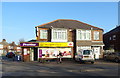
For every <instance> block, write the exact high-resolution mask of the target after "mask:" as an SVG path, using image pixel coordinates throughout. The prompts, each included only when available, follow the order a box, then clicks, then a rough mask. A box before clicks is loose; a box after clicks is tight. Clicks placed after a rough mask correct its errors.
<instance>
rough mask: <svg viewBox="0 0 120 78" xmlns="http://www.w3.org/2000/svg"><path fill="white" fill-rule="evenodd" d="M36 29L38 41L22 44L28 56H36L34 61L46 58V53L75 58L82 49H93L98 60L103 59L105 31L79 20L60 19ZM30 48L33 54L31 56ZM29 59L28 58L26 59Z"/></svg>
mask: <svg viewBox="0 0 120 78" xmlns="http://www.w3.org/2000/svg"><path fill="white" fill-rule="evenodd" d="M35 29H36V40H35V41H30V42H27V43H26V44H25V42H23V43H21V46H22V47H23V48H24V49H25V51H26V55H27V52H28V57H31V58H32V57H33V56H34V58H32V60H35V59H38V58H39V57H44V54H46V53H49V54H53V55H54V56H55V55H56V53H58V52H59V51H61V52H62V53H63V54H64V56H63V57H65V58H73V57H74V54H75V52H76V51H79V50H80V49H92V50H94V53H95V58H96V59H99V58H102V55H103V46H104V45H103V29H101V28H98V27H95V26H92V25H89V24H86V23H83V22H80V21H77V20H71V19H58V20H55V21H52V22H49V23H46V24H42V25H39V26H36V27H35ZM38 43H39V44H38ZM23 44H24V46H23ZM27 44H28V45H27ZM33 44H34V45H33ZM29 47H31V49H32V53H33V54H30V51H31V50H30V48H29ZM34 47H36V48H34ZM23 51H24V50H23ZM45 52H46V53H45ZM32 55H33V56H32ZM28 57H27V56H26V59H27V58H28ZM29 60H30V59H29Z"/></svg>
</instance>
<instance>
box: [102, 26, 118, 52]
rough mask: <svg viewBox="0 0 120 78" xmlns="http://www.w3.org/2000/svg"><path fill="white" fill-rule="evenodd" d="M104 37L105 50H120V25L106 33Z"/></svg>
mask: <svg viewBox="0 0 120 78" xmlns="http://www.w3.org/2000/svg"><path fill="white" fill-rule="evenodd" d="M103 37H104V38H103V39H104V40H103V41H104V44H105V47H104V49H105V50H107V51H109V52H120V26H117V27H116V28H114V29H112V30H111V31H109V32H107V33H105V34H104V36H103Z"/></svg>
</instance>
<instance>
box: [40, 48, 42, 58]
mask: <svg viewBox="0 0 120 78" xmlns="http://www.w3.org/2000/svg"><path fill="white" fill-rule="evenodd" d="M39 58H42V50H41V49H39Z"/></svg>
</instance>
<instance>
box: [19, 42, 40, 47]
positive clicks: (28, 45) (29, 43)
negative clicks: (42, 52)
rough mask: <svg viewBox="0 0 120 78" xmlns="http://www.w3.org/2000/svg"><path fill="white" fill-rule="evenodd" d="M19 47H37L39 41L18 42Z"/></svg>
mask: <svg viewBox="0 0 120 78" xmlns="http://www.w3.org/2000/svg"><path fill="white" fill-rule="evenodd" d="M20 46H21V47H39V43H33V42H32V43H31V42H23V43H20Z"/></svg>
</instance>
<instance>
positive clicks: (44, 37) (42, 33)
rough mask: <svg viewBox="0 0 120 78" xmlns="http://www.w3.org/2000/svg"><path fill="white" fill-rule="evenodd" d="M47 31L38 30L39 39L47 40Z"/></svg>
mask: <svg viewBox="0 0 120 78" xmlns="http://www.w3.org/2000/svg"><path fill="white" fill-rule="evenodd" d="M47 35H48V33H47V30H40V39H47Z"/></svg>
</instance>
